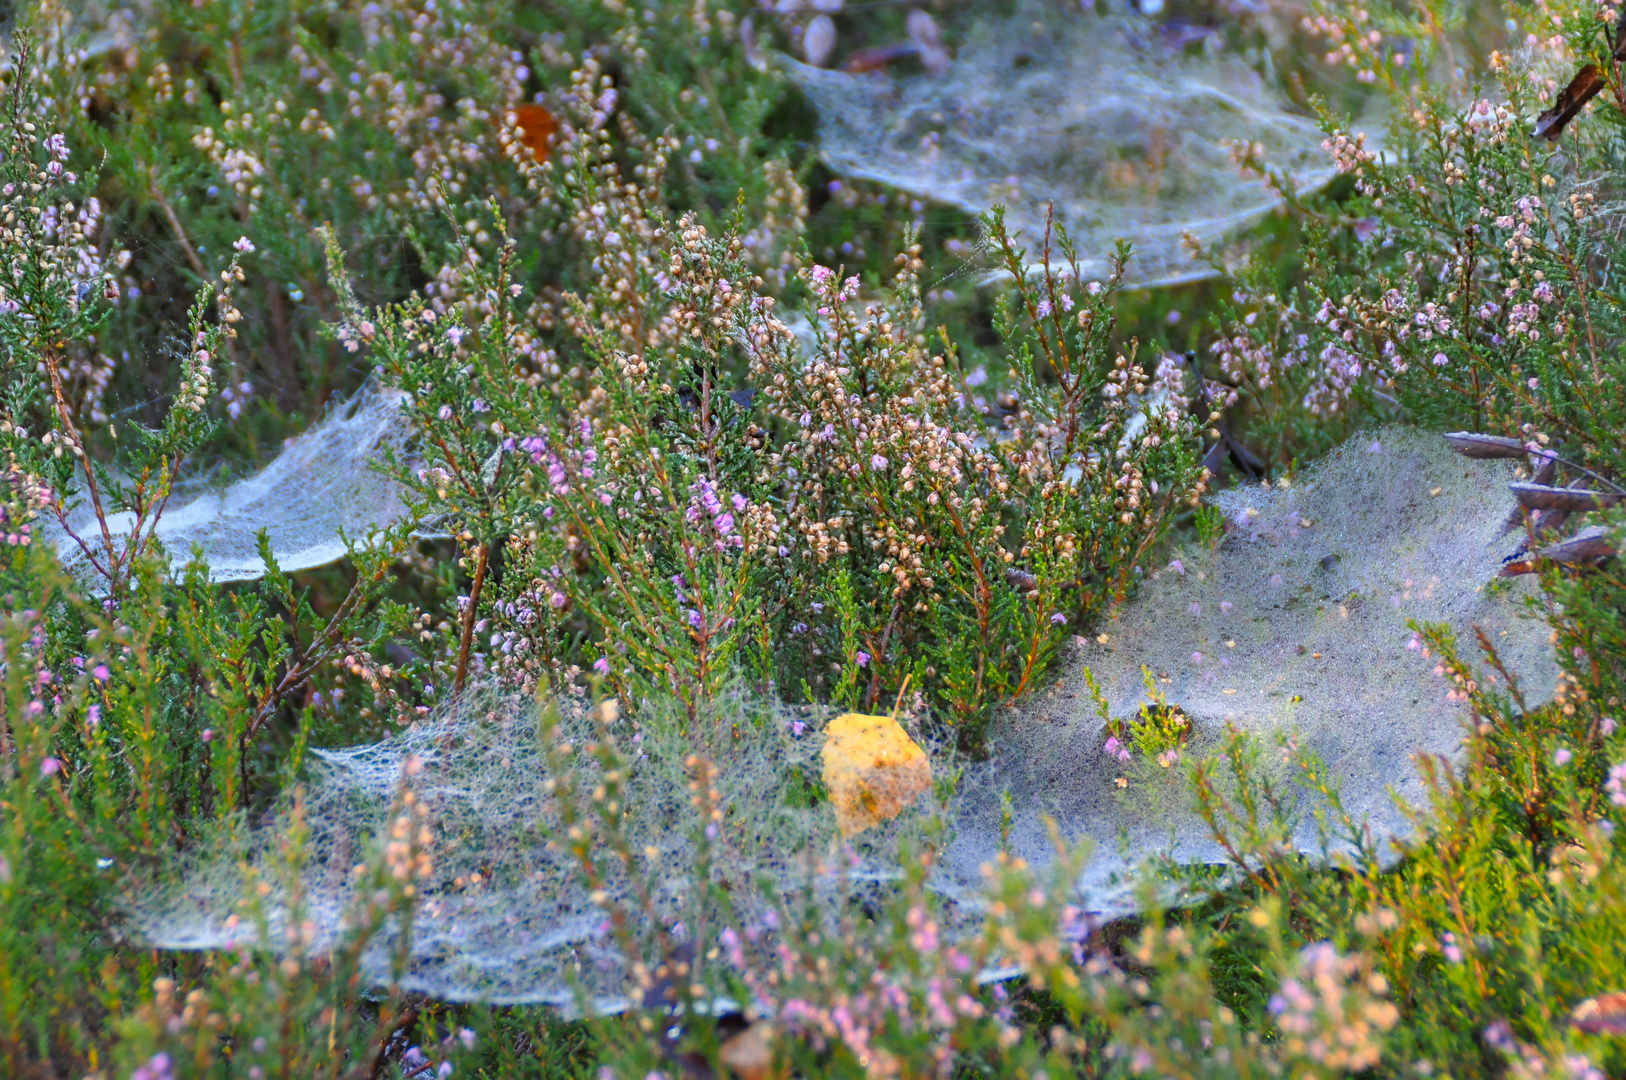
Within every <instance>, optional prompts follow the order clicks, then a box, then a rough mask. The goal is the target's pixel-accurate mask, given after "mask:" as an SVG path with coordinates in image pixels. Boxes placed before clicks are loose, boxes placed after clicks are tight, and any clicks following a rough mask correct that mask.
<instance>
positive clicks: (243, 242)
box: [232, 236, 254, 255]
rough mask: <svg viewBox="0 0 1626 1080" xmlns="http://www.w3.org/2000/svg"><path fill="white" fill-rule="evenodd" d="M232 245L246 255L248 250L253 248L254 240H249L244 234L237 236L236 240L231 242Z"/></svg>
mask: <svg viewBox="0 0 1626 1080" xmlns="http://www.w3.org/2000/svg"><path fill="white" fill-rule="evenodd" d="M232 247H233V248H235V249H236V250H238V251H240V252H242V253H243V254H244V255H247V254H248V253H249V252H251V251H253V250H254V241H252V240H250V239H249V238H248V237H246V236H239V237H238V238H237V242H236V243H235V244H233V245H232Z"/></svg>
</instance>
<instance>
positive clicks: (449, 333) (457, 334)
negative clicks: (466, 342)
mask: <svg viewBox="0 0 1626 1080" xmlns="http://www.w3.org/2000/svg"><path fill="white" fill-rule="evenodd" d="M467 332H468V331H466V330H464V329H463V328H462V327H461V326H448V327H447V328H446V340H447V341H450V342H451V343H452V344H453V345H461V344H462V343H463V335H464V334H466V333H467Z"/></svg>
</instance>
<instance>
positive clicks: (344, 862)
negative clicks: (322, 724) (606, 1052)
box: [135, 691, 926, 1012]
mask: <svg viewBox="0 0 1626 1080" xmlns="http://www.w3.org/2000/svg"><path fill="white" fill-rule="evenodd" d="M555 708H557V709H560V710H561V715H560V716H559V720H558V727H557V728H556V729H555V730H554V731H553V732H552V739H553V742H552V745H558V744H559V743H568V744H570V745H571V746H573V747H575V748H577V752H576V753H574V754H571V755H570V756H569V757H568V758H567V759H565V761H566V764H565V765H563V766H562V767H558V768H555V767H554V765H553V764H550V760H549V754H548V752H547V744H545V742H544V739H543V737H542V734H543V725H542V724H541V723H540V716H541V712H540V710H539V708H538V704H537V702H536V701H535V700H534V699H529V698H525V697H519V696H512V695H506V694H502V693H498V692H494V691H486V692H481V693H475V694H470V695H466V696H465V697H464V698H463V699H461V700H459V701H457V702H455V703H453V704H452V705H451V706H449V707H448V708H447V709H445V710H444V711H443V712H442V713H441V714H440V715H439V716H437V717H436V718H434V719H432V720H428V721H423V722H420V723H418V724H416V725H414V726H413V727H412V728H411V729H409V730H407V731H405V732H403V733H402V734H401V735H399V736H397V737H396V738H393V739H390V740H388V741H386V742H383V743H378V744H374V745H370V746H362V747H357V748H353V749H346V750H327V751H318V752H317V759H318V760H317V761H316V763H315V767H314V768H313V769H312V771H311V775H310V776H309V778H308V780H307V781H306V783H305V785H304V787H303V792H304V794H303V803H302V808H301V813H300V820H301V822H302V823H303V825H304V826H305V827H306V828H308V829H309V838H308V840H307V841H306V845H307V846H306V851H307V853H308V856H307V861H306V864H305V866H306V869H305V870H304V871H303V872H302V873H301V874H300V875H299V877H298V879H297V889H292V888H290V887H289V886H290V885H291V884H292V882H291V881H289V880H288V879H287V878H286V876H283V877H281V878H279V877H278V875H277V872H276V862H277V857H276V855H275V852H276V850H277V844H278V841H279V838H280V837H281V836H283V835H284V833H283V831H282V830H283V828H284V827H285V826H286V825H287V824H288V823H289V821H290V820H291V819H290V817H289V816H288V811H287V809H286V808H285V809H284V812H283V816H282V818H281V819H280V821H279V822H278V824H276V825H274V826H272V827H269V828H262V829H259V830H256V831H254V832H253V833H250V834H249V835H248V836H247V837H246V838H244V839H243V840H242V841H241V842H240V843H239V844H237V845H233V846H227V847H225V848H222V849H219V850H215V851H213V852H211V853H210V854H209V855H207V856H206V857H204V858H203V859H201V860H200V861H197V862H195V863H194V864H193V865H192V866H191V867H190V868H189V870H188V872H187V873H185V874H184V875H181V877H180V878H179V880H178V882H177V883H176V884H174V885H172V886H170V887H168V888H163V889H160V890H157V891H155V892H154V893H153V894H152V895H151V896H149V897H147V898H146V899H145V900H144V901H143V902H142V903H141V904H140V905H139V907H138V909H137V910H136V912H135V921H136V923H137V924H138V925H141V926H142V927H143V928H144V930H145V933H146V935H147V937H148V939H149V940H150V941H151V943H153V944H154V945H157V946H159V947H162V948H173V949H202V948H210V949H214V948H231V947H234V946H236V945H237V944H238V943H241V942H246V941H249V940H252V939H253V938H254V936H255V935H256V934H257V933H258V931H257V930H256V929H255V924H254V922H253V921H252V920H249V919H247V918H245V917H244V916H243V912H244V910H245V909H244V908H243V907H242V903H241V899H242V898H243V897H244V896H247V895H249V890H250V887H251V884H252V883H251V880H250V876H249V875H250V874H253V875H255V876H256V877H258V878H259V879H260V880H265V881H267V882H268V883H272V882H275V883H276V884H275V885H274V888H273V891H272V893H271V894H270V895H269V896H268V897H267V899H266V901H265V908H264V910H265V911H266V913H267V914H268V916H269V918H268V925H267V934H268V938H267V940H269V941H270V942H273V943H282V942H285V941H286V940H287V939H288V935H289V931H290V928H291V927H293V926H294V924H295V923H296V922H297V923H298V924H299V925H300V926H302V927H304V928H305V929H304V930H303V931H301V933H302V934H303V935H304V938H305V943H306V947H307V948H308V949H309V950H310V951H312V952H314V953H318V954H319V953H322V952H326V951H328V950H330V949H332V948H333V947H334V946H336V945H337V944H338V943H339V942H340V940H341V939H342V937H343V934H344V929H343V928H344V927H345V926H346V925H350V924H353V922H354V920H355V913H356V912H358V911H359V910H360V908H361V906H362V905H364V904H365V903H366V901H367V895H368V891H367V887H360V888H358V886H357V884H356V878H355V877H354V876H353V872H354V867H355V865H356V864H358V863H360V862H362V861H363V860H364V859H366V857H367V856H368V854H369V853H370V852H374V851H376V850H377V849H378V847H379V845H381V844H384V843H387V842H389V837H390V830H391V827H392V825H393V823H394V822H395V821H396V818H397V815H398V813H399V809H400V807H399V802H398V797H399V795H400V793H401V791H402V790H403V789H404V788H410V789H411V790H412V791H413V792H414V794H415V796H416V798H417V799H418V800H420V802H421V804H422V805H423V807H424V809H425V812H426V816H425V818H424V823H425V824H426V825H427V827H428V829H429V830H430V833H431V834H432V839H431V841H430V843H429V844H428V845H427V853H428V856H429V863H430V866H431V870H430V874H429V877H428V879H427V881H426V883H425V885H424V891H423V899H422V902H421V904H420V905H419V908H418V910H417V911H416V913H415V915H414V917H413V922H412V931H411V959H410V963H409V965H408V968H407V971H406V973H405V977H404V978H403V980H402V984H403V985H404V986H405V987H406V988H407V989H410V990H416V991H420V992H422V993H425V994H429V995H431V996H433V997H436V998H439V999H442V1000H451V1001H462V1000H479V1001H487V1002H494V1003H499V1004H520V1003H528V1004H549V1005H554V1006H557V1007H560V1008H562V1009H564V1010H565V1011H567V1012H574V1011H576V1009H577V1006H578V997H577V993H578V988H579V989H580V991H581V992H583V993H584V994H585V997H586V999H587V1002H588V1003H589V1005H590V1007H591V1008H593V1009H596V1010H600V1011H603V1010H616V1009H620V1008H623V1007H625V1006H626V1005H627V1004H628V1002H629V1001H635V1000H637V998H638V995H639V993H640V989H639V987H638V985H637V983H636V982H635V981H634V980H633V979H632V977H631V973H630V971H629V970H628V966H627V962H626V956H625V954H624V952H623V950H622V948H621V947H620V945H619V944H618V942H617V940H616V939H615V938H614V936H613V935H612V933H611V925H610V921H609V916H608V914H607V909H608V903H614V904H616V905H618V906H620V907H622V908H623V909H624V910H625V911H626V912H627V914H628V916H629V918H630V921H631V923H632V925H633V929H634V933H635V934H636V935H637V936H638V937H639V938H641V939H644V940H645V941H646V944H650V945H651V947H653V945H652V942H653V934H652V931H653V930H654V929H655V928H656V926H657V925H659V926H660V927H663V928H664V929H665V930H666V931H667V934H668V937H669V939H670V941H671V942H672V943H673V946H674V947H675V948H683V947H685V944H686V940H687V935H688V934H689V933H690V932H691V931H690V928H692V927H694V926H695V925H697V920H699V919H706V920H708V921H709V922H711V924H712V925H715V924H716V920H717V919H718V918H719V917H720V915H721V913H720V912H719V911H717V910H714V909H711V908H710V907H709V901H708V900H707V897H708V896H711V895H714V894H713V893H711V892H709V891H708V889H707V886H708V885H712V886H720V887H721V888H722V889H723V890H724V892H726V894H727V896H728V897H729V906H730V913H731V917H732V918H733V919H735V920H738V921H737V922H736V923H734V925H740V926H747V925H750V926H759V927H769V926H773V925H776V924H778V923H779V922H780V919H779V917H778V916H779V912H780V911H781V909H782V906H783V907H784V908H785V909H786V910H795V911H798V912H799V911H801V910H802V908H803V905H805V904H806V903H807V900H808V899H809V898H810V897H811V899H812V900H813V903H814V907H815V910H820V911H823V912H826V913H827V914H828V916H829V918H830V919H831V920H832V924H833V922H834V921H835V920H836V919H838V918H839V917H840V915H841V914H842V912H843V911H844V910H846V909H848V908H849V907H851V906H852V905H862V904H864V903H865V900H866V897H868V896H870V895H871V894H872V892H873V891H874V890H877V889H884V888H887V887H888V883H889V882H891V881H893V880H894V879H895V878H896V876H897V869H896V852H897V846H898V844H899V843H900V841H903V840H905V839H907V838H909V837H911V836H913V837H914V838H915V839H917V840H918V839H919V838H920V836H921V833H922V829H923V826H924V824H925V818H926V815H925V814H919V813H917V814H913V815H909V816H907V817H905V818H904V819H901V820H898V821H894V822H891V823H888V824H887V825H884V826H882V827H880V828H876V829H872V830H870V831H869V832H867V833H865V834H864V835H863V836H861V837H857V838H854V839H852V840H850V841H848V840H843V839H842V838H841V837H840V835H839V832H838V830H837V826H836V821H835V817H834V815H833V814H832V812H831V811H830V808H829V806H828V805H827V804H826V805H824V806H821V807H820V808H818V809H809V808H806V807H805V806H803V807H798V806H797V805H795V802H796V800H795V799H794V795H795V793H796V792H797V791H798V790H800V789H801V788H802V784H803V779H802V778H803V777H816V776H817V775H818V770H819V753H820V750H821V747H822V739H821V738H820V737H819V736H818V735H817V734H808V735H805V736H803V737H798V736H796V735H794V734H792V733H791V732H792V729H791V728H790V726H789V714H786V713H782V712H778V711H776V710H774V709H773V708H772V707H771V706H760V705H751V704H749V703H745V702H741V701H735V702H732V703H727V704H725V705H724V707H723V710H722V712H721V713H719V714H717V715H714V716H712V717H710V718H707V719H705V720H702V721H697V722H694V723H692V724H687V725H684V726H688V727H689V728H690V730H691V731H695V730H704V731H705V732H706V733H707V735H706V737H704V738H698V737H694V736H692V735H691V736H683V735H678V734H677V733H676V732H677V728H678V727H679V726H680V724H681V723H682V721H681V720H680V718H679V717H676V716H646V717H645V718H644V722H643V723H642V724H641V725H636V724H634V723H632V722H630V721H629V720H626V719H621V720H617V721H616V722H614V723H612V724H611V725H610V726H609V727H608V728H601V727H600V726H599V721H598V720H597V719H596V718H595V717H594V716H593V715H591V713H590V710H588V709H586V708H585V707H583V706H581V705H580V704H579V703H572V702H570V701H563V702H560V703H558V704H557V705H556V706H555ZM606 733H608V734H609V735H610V736H612V737H613V738H615V739H616V741H617V743H618V745H619V747H620V750H621V751H622V752H624V755H625V759H626V761H627V764H626V765H625V766H624V767H623V768H622V769H618V771H622V772H623V773H624V775H625V777H626V786H625V788H624V789H623V792H622V799H621V801H622V803H623V804H624V806H625V807H626V810H627V814H626V816H625V817H624V819H623V825H622V828H623V830H624V840H622V841H621V842H620V844H621V847H620V848H612V847H611V846H609V844H608V842H606V845H605V846H603V847H597V848H595V852H594V856H595V862H596V863H597V865H598V868H599V870H600V871H601V872H602V873H603V874H604V878H603V880H601V881H600V882H599V888H601V889H603V890H604V893H605V897H606V898H608V900H607V902H605V903H601V902H599V901H597V900H595V897H594V890H593V889H592V888H591V887H590V886H589V885H588V883H587V882H586V881H585V880H584V878H583V876H582V875H581V873H580V871H579V867H578V865H577V864H576V863H575V861H574V859H573V857H572V856H571V855H570V854H569V852H568V851H566V850H564V848H563V846H562V845H561V846H560V847H558V848H555V847H554V846H553V845H551V844H550V842H549V841H550V840H553V839H559V838H561V837H562V836H563V835H564V832H565V830H564V827H563V825H562V818H561V816H560V803H559V801H558V800H557V798H556V795H557V792H558V791H559V790H560V786H562V785H566V784H568V785H569V786H570V787H572V788H574V789H575V790H576V791H578V792H580V793H582V794H581V803H582V808H583V809H584V810H585V811H586V814H587V818H586V820H584V821H583V823H582V827H584V828H586V829H588V830H589V831H592V832H594V834H595V836H596V837H597V838H600V839H603V838H604V837H606V836H607V835H608V834H607V833H605V832H603V831H602V830H600V829H599V827H598V826H595V825H594V824H592V812H593V811H592V804H591V794H590V793H591V792H593V791H594V789H595V788H597V787H598V786H599V785H600V784H601V783H602V782H603V781H604V769H603V767H602V766H601V764H599V763H598V762H596V761H595V760H593V758H592V757H591V756H590V755H589V754H588V753H586V752H585V751H584V748H586V747H588V745H589V744H590V743H591V742H592V741H593V740H595V739H602V738H604V736H605V734H606ZM693 755H701V756H703V757H704V758H705V759H706V760H707V761H710V762H712V763H714V764H715V765H716V766H717V769H716V774H715V776H714V778H713V780H712V784H713V786H714V787H715V788H716V789H717V794H718V806H719V808H720V809H721V812H722V813H721V818H720V820H719V821H718V822H717V827H716V828H715V829H714V830H712V831H711V835H709V836H706V837H704V839H703V838H702V835H701V834H700V833H699V832H698V831H697V830H698V829H699V828H700V826H698V825H696V822H697V820H698V817H697V814H696V812H695V809H694V806H693V798H694V795H693V792H692V791H691V790H690V787H689V785H690V782H691V780H692V779H693V778H694V773H693V770H692V768H691V765H690V759H691V757H692V756H693ZM803 801H804V802H805V800H803ZM702 845H703V846H704V847H705V848H706V849H707V850H708V851H709V853H710V854H709V857H710V860H711V862H710V865H711V866H712V867H713V870H712V872H711V874H710V875H709V876H708V875H704V874H702V873H700V872H699V871H697V869H696V867H697V866H698V865H700V863H701V856H700V849H701V847H702ZM623 849H624V850H626V851H629V852H631V853H633V855H634V858H633V860H632V866H631V868H630V869H629V867H628V866H626V865H624V864H623V863H622V862H621V861H620V860H619V859H618V858H617V857H616V855H615V854H614V851H615V850H623ZM634 875H637V876H639V877H640V878H641V879H642V880H643V881H644V882H645V883H646V884H647V887H648V889H649V890H650V897H651V901H650V904H649V905H648V906H647V907H643V906H641V905H640V904H638V903H636V902H634V898H635V897H636V896H638V895H639V889H638V888H635V886H634ZM296 895H297V896H298V903H299V905H300V907H299V909H298V910H296V909H295V907H294V903H293V901H294V898H295V896H296ZM234 916H236V918H234ZM398 944H399V939H398V937H397V936H396V932H395V931H393V930H392V931H391V932H389V933H385V934H383V935H381V936H379V937H378V938H376V939H374V942H373V945H372V948H371V949H370V951H369V952H368V954H367V955H366V957H365V967H366V968H367V971H368V973H369V974H370V975H372V976H373V977H374V978H376V979H377V980H378V981H379V982H381V983H382V982H385V981H387V980H388V978H389V975H390V972H391V963H392V959H393V956H394V953H395V952H396V949H397V946H398ZM660 959H661V957H659V956H657V955H654V954H651V955H649V956H647V957H646V960H647V962H648V965H649V966H650V967H651V968H653V967H655V966H656V965H657V964H658V963H659V961H660Z"/></svg>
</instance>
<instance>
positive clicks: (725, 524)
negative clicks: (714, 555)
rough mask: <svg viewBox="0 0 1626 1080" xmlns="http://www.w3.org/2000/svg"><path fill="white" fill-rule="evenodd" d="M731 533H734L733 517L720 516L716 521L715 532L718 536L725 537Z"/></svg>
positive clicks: (731, 515) (728, 515) (727, 515)
mask: <svg viewBox="0 0 1626 1080" xmlns="http://www.w3.org/2000/svg"><path fill="white" fill-rule="evenodd" d="M733 531H734V515H733V514H723V515H722V516H720V517H719V518H718V519H717V532H718V533H719V534H720V535H722V536H727V535H728V534H729V533H731V532H733Z"/></svg>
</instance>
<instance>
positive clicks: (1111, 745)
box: [1101, 735, 1123, 757]
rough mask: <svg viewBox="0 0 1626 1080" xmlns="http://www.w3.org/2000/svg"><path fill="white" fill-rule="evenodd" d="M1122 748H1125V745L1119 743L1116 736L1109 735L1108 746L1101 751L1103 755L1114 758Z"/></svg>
mask: <svg viewBox="0 0 1626 1080" xmlns="http://www.w3.org/2000/svg"><path fill="white" fill-rule="evenodd" d="M1122 746H1123V744H1122V743H1120V742H1119V741H1118V736H1116V735H1108V736H1107V744H1106V745H1105V746H1103V747H1101V751H1102V753H1105V754H1106V755H1108V756H1109V757H1112V756H1116V755H1117V753H1118V751H1119V749H1121V748H1122Z"/></svg>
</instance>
